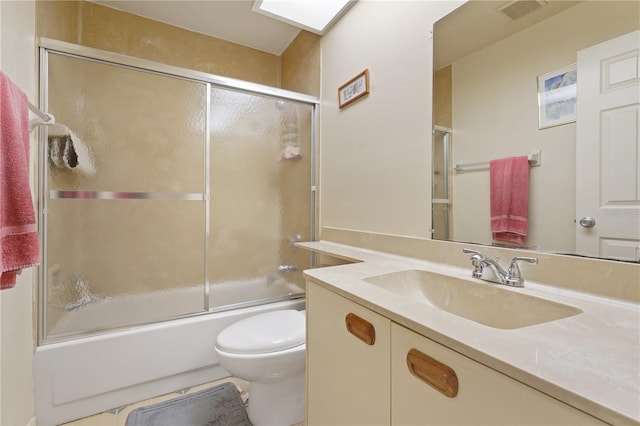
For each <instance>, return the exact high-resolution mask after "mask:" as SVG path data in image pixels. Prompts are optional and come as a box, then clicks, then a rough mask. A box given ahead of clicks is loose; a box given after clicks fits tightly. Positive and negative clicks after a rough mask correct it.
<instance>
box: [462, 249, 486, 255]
mask: <svg viewBox="0 0 640 426" xmlns="http://www.w3.org/2000/svg"><path fill="white" fill-rule="evenodd" d="M462 252H463V253H471V254H477V255H478V256H482V253H480V252H479V251H477V250H471V249H468V248H463V249H462Z"/></svg>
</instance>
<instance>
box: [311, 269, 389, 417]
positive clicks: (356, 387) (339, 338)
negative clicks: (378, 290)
mask: <svg viewBox="0 0 640 426" xmlns="http://www.w3.org/2000/svg"><path fill="white" fill-rule="evenodd" d="M347 316H350V317H349V318H350V319H352V320H354V321H360V323H359V324H355V327H358V330H360V331H358V330H354V332H355V333H359V332H362V333H363V334H364V335H363V336H361V337H362V338H363V339H365V340H368V341H367V342H365V341H363V340H362V339H361V338H360V337H357V336H356V335H354V334H352V333H350V332H349V331H348V330H347V326H346V321H347V320H346V318H347ZM358 319H359V320H358ZM371 333H374V334H373V337H374V339H373V340H374V341H373V342H371V337H372V335H371ZM390 335H391V321H389V320H388V319H387V318H384V317H383V316H381V315H378V314H376V313H375V312H372V311H370V310H368V309H366V308H364V307H362V306H360V305H358V304H356V303H353V302H351V301H349V300H347V299H345V298H344V297H341V296H338V295H336V294H335V293H332V292H330V291H329V290H326V289H324V288H322V287H320V286H318V285H316V284H314V283H312V282H309V281H308V282H307V367H308V368H307V424H308V425H309V426H311V425H323V426H324V425H367V426H369V425H371V426H374V425H388V424H389V422H390V406H389V401H390V398H391V394H390V392H391V375H390V368H391V353H390V352H389V348H390V347H391V344H390V340H389V339H390ZM370 343H373V344H370Z"/></svg>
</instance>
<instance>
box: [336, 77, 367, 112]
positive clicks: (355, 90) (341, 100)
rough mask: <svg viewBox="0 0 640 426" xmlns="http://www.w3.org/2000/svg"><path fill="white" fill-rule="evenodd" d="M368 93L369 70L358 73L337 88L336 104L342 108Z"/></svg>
mask: <svg viewBox="0 0 640 426" xmlns="http://www.w3.org/2000/svg"><path fill="white" fill-rule="evenodd" d="M368 94H369V70H368V69H366V70H364V71H362V72H361V73H360V74H358V75H356V76H355V77H353V78H352V79H351V80H349V81H348V82H346V83H345V84H343V85H342V86H340V87H339V88H338V105H339V106H340V108H344V107H346V106H347V105H350V104H352V103H354V102H355V101H357V100H358V99H360V98H362V97H363V96H366V95H368Z"/></svg>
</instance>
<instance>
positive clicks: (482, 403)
mask: <svg viewBox="0 0 640 426" xmlns="http://www.w3.org/2000/svg"><path fill="white" fill-rule="evenodd" d="M391 336H392V343H393V345H392V348H391V363H392V364H391V375H392V384H391V395H392V400H391V401H392V402H391V413H392V415H391V423H392V424H395V425H447V424H450V425H482V424H484V425H510V426H512V425H545V426H548V425H564V426H566V425H578V424H579V425H591V424H600V425H602V424H604V423H602V422H601V421H599V420H598V419H596V418H594V417H592V416H590V415H588V414H585V413H583V412H582V411H578V410H576V409H575V408H573V407H571V406H569V405H567V404H564V403H562V402H560V401H558V400H556V399H554V398H551V397H550V396H548V395H546V394H544V393H542V392H539V391H537V390H535V389H533V388H530V387H529V386H527V385H524V384H522V383H520V382H517V381H515V380H513V379H511V378H509V377H507V376H505V375H503V374H501V373H499V372H497V371H495V370H493V369H491V368H488V367H486V366H484V365H482V364H479V363H477V362H475V361H473V360H472V359H470V358H467V357H465V356H464V355H461V354H459V353H457V352H455V351H452V350H451V349H449V348H446V347H445V346H442V345H440V344H438V343H435V342H434V341H432V340H429V339H427V338H425V337H423V336H421V335H419V334H416V333H414V332H412V331H410V330H408V329H406V328H404V327H402V326H399V325H397V324H393V325H392V331H391ZM411 349H417V350H418V351H419V352H421V353H423V354H425V355H427V356H428V357H430V358H432V359H434V360H436V361H437V362H440V363H442V364H444V365H446V366H448V367H450V368H451V369H452V370H453V371H455V375H456V377H457V384H458V389H457V394H456V395H455V396H454V397H451V396H446V395H445V394H444V393H442V392H441V391H439V390H436V389H435V388H434V387H432V386H431V385H429V384H427V383H425V382H424V381H422V380H421V379H419V378H418V377H416V376H415V375H413V374H412V373H411V372H410V371H409V367H408V362H407V354H408V353H409V351H410V350H411ZM414 353H415V352H414ZM432 365H433V364H432ZM436 365H437V366H438V367H440V366H439V365H438V364H437V363H436ZM420 368H421V367H420V366H418V367H417V369H418V370H420ZM442 371H444V370H442ZM442 371H440V370H435V372H434V370H431V369H430V366H429V365H427V367H425V368H424V370H423V371H422V372H420V371H418V373H419V374H422V373H423V375H424V374H426V375H427V376H431V379H434V378H435V380H440V381H441V379H442V377H443V376H446V375H447V374H446V373H443V372H442ZM443 387H445V389H446V386H443Z"/></svg>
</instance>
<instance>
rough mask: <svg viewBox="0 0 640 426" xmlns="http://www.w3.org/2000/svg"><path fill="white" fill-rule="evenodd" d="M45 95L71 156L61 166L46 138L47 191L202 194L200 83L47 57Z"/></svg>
mask: <svg viewBox="0 0 640 426" xmlns="http://www.w3.org/2000/svg"><path fill="white" fill-rule="evenodd" d="M48 90H49V97H48V102H49V106H48V111H49V112H51V113H52V114H53V115H54V116H55V117H56V122H57V123H61V124H64V125H65V126H66V127H67V128H68V129H70V130H71V131H72V132H73V139H74V147H76V148H77V150H78V165H77V166H76V167H73V168H70V167H64V166H65V163H64V162H61V159H60V156H61V154H60V151H61V150H60V149H59V148H60V147H59V143H60V142H59V141H56V140H55V139H52V138H50V140H49V157H50V159H49V163H48V166H49V167H48V186H49V189H54V190H57V189H64V190H77V189H81V190H83V191H132V192H138V191H140V192H204V160H205V158H204V152H205V151H204V146H205V142H204V141H205V138H204V132H205V118H206V117H205V115H206V114H205V111H206V110H205V105H206V85H205V84H203V83H197V82H192V81H187V80H183V79H179V78H174V77H169V76H164V75H158V74H152V73H149V72H144V71H138V70H133V69H128V68H123V67H118V66H115V65H109V64H104V63H100V62H94V61H88V60H85V59H80V58H73V57H67V56H61V55H57V54H50V55H49V87H48ZM63 133H67V132H66V131H65V129H64V128H63V127H61V126H55V127H54V128H52V129H50V131H49V135H50V136H52V135H54V136H55V135H57V134H63ZM56 144H57V145H56ZM62 155H63V154H62ZM61 166H62V167H61Z"/></svg>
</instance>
